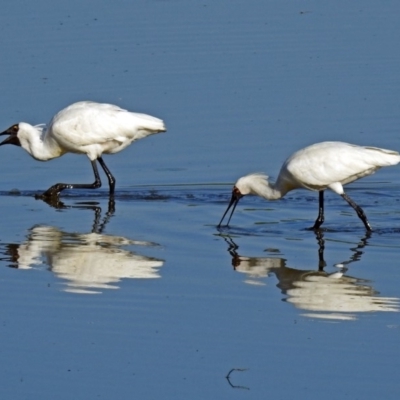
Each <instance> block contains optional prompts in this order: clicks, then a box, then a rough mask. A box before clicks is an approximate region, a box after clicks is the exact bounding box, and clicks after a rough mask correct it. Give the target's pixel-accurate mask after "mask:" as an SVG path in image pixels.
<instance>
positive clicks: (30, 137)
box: [19, 124, 62, 161]
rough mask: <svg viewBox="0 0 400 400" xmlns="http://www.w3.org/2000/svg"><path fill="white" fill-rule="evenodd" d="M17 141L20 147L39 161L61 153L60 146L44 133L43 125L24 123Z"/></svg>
mask: <svg viewBox="0 0 400 400" xmlns="http://www.w3.org/2000/svg"><path fill="white" fill-rule="evenodd" d="M19 141H20V143H21V147H22V148H23V149H24V150H26V151H27V152H28V153H29V154H30V155H31V156H32V157H33V158H35V159H36V160H39V161H47V160H51V159H52V158H55V157H59V156H60V155H62V152H61V149H60V147H59V146H58V145H57V143H56V142H55V141H54V140H52V139H51V138H49V137H48V136H47V135H46V132H45V128H44V127H43V126H32V125H29V124H24V126H23V132H22V133H21V135H20V136H19Z"/></svg>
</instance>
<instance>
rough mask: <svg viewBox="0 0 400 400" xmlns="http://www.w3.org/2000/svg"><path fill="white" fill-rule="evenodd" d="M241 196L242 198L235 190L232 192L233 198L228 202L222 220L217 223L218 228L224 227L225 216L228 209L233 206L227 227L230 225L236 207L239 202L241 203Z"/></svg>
mask: <svg viewBox="0 0 400 400" xmlns="http://www.w3.org/2000/svg"><path fill="white" fill-rule="evenodd" d="M240 198H241V196H240V195H238V194H237V193H236V192H235V191H234V192H233V193H232V197H231V200H230V202H229V204H228V207H227V209H226V210H225V212H224V215H223V216H222V218H221V221H219V224H218V225H217V228H221V227H222V221H223V220H224V218H225V216H226V214H227V213H228V211H229V210H230V208H231V207H232V206H233V208H232V212H231V215H230V216H229V219H228V222H227V224H226V225H225V226H226V227H228V226H229V222H231V218H232V215H233V213H234V211H235V208H236V206H237V204H238V203H239V200H240Z"/></svg>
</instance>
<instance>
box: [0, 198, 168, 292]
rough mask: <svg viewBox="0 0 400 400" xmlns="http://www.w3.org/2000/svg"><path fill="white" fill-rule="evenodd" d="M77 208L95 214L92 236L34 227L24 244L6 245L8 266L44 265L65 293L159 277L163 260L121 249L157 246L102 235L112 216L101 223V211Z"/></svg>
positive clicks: (95, 290)
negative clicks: (56, 278) (130, 246)
mask: <svg viewBox="0 0 400 400" xmlns="http://www.w3.org/2000/svg"><path fill="white" fill-rule="evenodd" d="M79 208H90V209H92V210H94V211H95V219H94V224H93V229H92V232H91V233H87V234H81V233H69V232H63V231H61V230H60V229H58V228H57V227H53V226H47V225H37V226H34V227H32V228H31V229H30V230H29V233H28V236H27V238H26V240H25V241H24V242H22V243H20V244H14V243H12V244H6V245H5V249H4V250H3V251H2V252H3V254H5V255H6V258H5V259H6V260H7V261H8V262H10V263H11V264H10V266H11V267H15V268H19V269H28V268H34V267H35V266H38V265H41V264H46V265H48V266H49V269H50V270H51V271H52V272H54V273H55V274H56V275H57V276H58V277H59V278H61V279H64V280H66V281H67V283H66V288H65V289H64V290H65V291H68V292H74V293H99V290H98V289H117V288H118V286H117V285H115V283H117V282H119V281H120V280H121V279H124V278H130V279H143V278H145V279H152V278H159V277H160V275H159V269H160V267H161V266H162V265H163V263H164V262H163V260H159V259H156V258H151V257H147V256H143V255H140V254H136V253H133V252H131V251H128V250H125V249H123V248H121V247H122V246H127V245H140V246H155V245H156V244H154V243H150V242H142V241H134V240H130V239H127V238H125V237H121V236H112V235H105V234H102V233H101V231H102V230H103V228H104V226H105V224H106V223H107V222H108V219H109V218H110V216H111V215H112V212H110V210H109V212H108V213H107V214H106V216H105V218H104V220H103V221H100V215H101V209H100V207H95V206H85V207H83V206H79ZM3 259H4V258H3Z"/></svg>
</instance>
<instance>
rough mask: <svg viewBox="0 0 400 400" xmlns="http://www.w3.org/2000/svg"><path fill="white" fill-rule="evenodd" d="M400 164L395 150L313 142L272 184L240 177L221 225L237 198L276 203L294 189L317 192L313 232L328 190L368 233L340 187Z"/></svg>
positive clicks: (257, 177) (265, 179)
mask: <svg viewBox="0 0 400 400" xmlns="http://www.w3.org/2000/svg"><path fill="white" fill-rule="evenodd" d="M399 162H400V155H399V153H398V152H397V151H393V150H386V149H380V148H377V147H364V146H356V145H353V144H349V143H343V142H322V143H316V144H313V145H311V146H308V147H306V148H304V149H301V150H299V151H297V152H295V153H294V154H293V155H292V156H290V157H289V158H288V159H287V160H286V161H285V162H284V164H283V165H282V168H281V170H280V172H279V176H278V179H277V181H276V182H275V183H272V182H269V181H268V177H267V176H266V175H263V174H250V175H246V176H244V177H242V178H240V179H239V180H238V181H237V182H236V184H235V186H234V187H233V191H232V198H231V201H230V203H229V205H228V208H227V209H226V211H225V213H224V215H223V217H222V219H221V221H220V223H219V225H218V226H221V223H222V221H223V220H224V218H225V215H226V214H227V212H228V210H229V209H230V208H231V206H232V205H233V209H232V212H231V215H230V217H229V220H228V224H227V225H229V221H230V219H231V217H232V215H233V212H234V211H235V207H236V205H237V203H238V202H239V200H240V198H241V197H243V196H245V195H248V194H250V195H257V196H261V197H263V198H265V199H267V200H276V199H279V198H281V197H283V196H284V195H285V194H286V193H287V192H289V191H291V190H294V189H300V188H303V189H308V190H313V191H318V192H319V214H318V218H317V220H316V221H315V224H314V226H313V228H312V229H318V228H319V227H320V226H321V225H322V223H323V222H324V197H323V196H324V190H326V189H328V188H329V189H331V190H332V191H334V192H335V193H337V194H339V195H341V196H342V197H343V198H344V199H345V200H346V201H347V202H348V203H349V204H350V205H351V206H352V207H353V208H354V210H355V211H356V212H357V215H358V216H359V218H360V219H361V220H362V221H363V223H364V225H365V227H366V229H367V230H369V231H370V230H371V226H370V224H369V222H368V220H367V218H366V216H365V213H364V211H363V210H362V208H361V207H360V206H358V205H357V204H356V203H355V202H354V201H353V200H352V199H351V198H350V197H349V196H348V195H347V194H346V193H345V192H344V189H343V185H345V184H347V183H350V182H353V181H355V180H357V179H360V178H363V177H364V176H367V175H371V174H373V173H374V172H375V171H377V170H378V169H379V168H381V167H387V166H390V165H396V164H398V163H399Z"/></svg>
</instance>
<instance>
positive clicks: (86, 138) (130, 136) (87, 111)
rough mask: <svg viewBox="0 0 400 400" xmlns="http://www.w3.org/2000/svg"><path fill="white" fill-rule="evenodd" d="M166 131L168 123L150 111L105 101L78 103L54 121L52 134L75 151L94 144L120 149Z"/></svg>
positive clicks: (105, 147) (108, 151)
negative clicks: (131, 110)
mask: <svg viewBox="0 0 400 400" xmlns="http://www.w3.org/2000/svg"><path fill="white" fill-rule="evenodd" d="M165 130H166V128H165V125H164V122H163V121H162V120H161V119H159V118H156V117H152V116H150V115H147V114H141V113H134V112H130V111H127V110H124V109H122V108H120V107H118V106H115V105H112V104H105V103H95V102H90V101H81V102H78V103H74V104H72V105H70V106H68V107H66V108H64V109H63V110H61V111H60V112H58V113H57V114H56V115H55V116H54V117H53V119H52V120H51V122H50V124H49V126H48V135H49V136H50V137H52V138H54V139H55V140H56V141H57V142H58V143H60V145H61V146H62V147H64V148H66V149H67V150H68V151H72V152H84V151H82V149H83V148H85V147H87V146H91V145H96V146H102V152H106V153H112V152H116V151H120V150H121V149H122V148H124V147H126V146H128V145H129V144H130V143H132V142H133V141H134V140H138V139H142V138H144V137H146V136H148V135H151V134H153V133H158V132H164V131H165Z"/></svg>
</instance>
